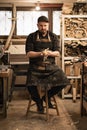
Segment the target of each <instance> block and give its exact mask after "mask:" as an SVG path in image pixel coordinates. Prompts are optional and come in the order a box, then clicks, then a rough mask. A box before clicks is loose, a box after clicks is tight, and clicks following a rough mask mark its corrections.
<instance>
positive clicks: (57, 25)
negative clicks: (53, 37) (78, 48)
mask: <svg viewBox="0 0 87 130" xmlns="http://www.w3.org/2000/svg"><path fill="white" fill-rule="evenodd" d="M60 17H61V11H53V32H54V33H56V34H57V35H60V20H61V18H60Z"/></svg>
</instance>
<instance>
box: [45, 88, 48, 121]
mask: <svg viewBox="0 0 87 130" xmlns="http://www.w3.org/2000/svg"><path fill="white" fill-rule="evenodd" d="M45 93H46V118H47V120H49V112H48V93H47V88H45Z"/></svg>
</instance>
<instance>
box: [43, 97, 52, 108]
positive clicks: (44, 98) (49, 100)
mask: <svg viewBox="0 0 87 130" xmlns="http://www.w3.org/2000/svg"><path fill="white" fill-rule="evenodd" d="M42 100H43V101H44V102H46V97H45V96H43V97H42ZM48 107H49V108H54V107H53V104H52V103H51V99H50V98H48Z"/></svg>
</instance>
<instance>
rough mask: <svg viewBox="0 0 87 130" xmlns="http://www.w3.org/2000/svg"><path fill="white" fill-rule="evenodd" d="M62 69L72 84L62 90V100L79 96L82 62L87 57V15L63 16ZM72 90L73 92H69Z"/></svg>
mask: <svg viewBox="0 0 87 130" xmlns="http://www.w3.org/2000/svg"><path fill="white" fill-rule="evenodd" d="M61 42H62V43H61V46H62V69H63V71H64V72H65V73H66V75H67V77H68V79H69V80H70V82H71V86H67V87H66V89H63V90H62V98H65V97H73V100H74V101H75V100H76V97H78V96H79V93H80V92H79V88H80V87H81V86H80V84H81V75H80V69H81V62H79V59H80V58H81V57H82V56H83V57H84V56H85V55H87V15H62V36H61ZM70 89H71V92H70V93H68V91H69V90H70Z"/></svg>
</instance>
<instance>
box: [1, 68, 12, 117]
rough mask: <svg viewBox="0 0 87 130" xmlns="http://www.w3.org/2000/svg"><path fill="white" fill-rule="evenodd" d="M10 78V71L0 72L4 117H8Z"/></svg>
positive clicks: (3, 70) (2, 112)
mask: <svg viewBox="0 0 87 130" xmlns="http://www.w3.org/2000/svg"><path fill="white" fill-rule="evenodd" d="M9 76H10V69H2V70H0V80H1V81H2V84H1V85H0V89H1V90H2V94H0V96H2V97H0V98H2V103H0V115H2V116H3V117H6V116H7V104H8V103H7V101H8V79H9Z"/></svg>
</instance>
